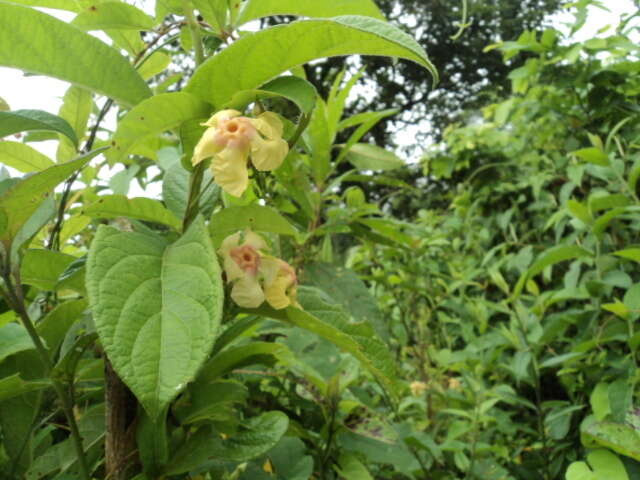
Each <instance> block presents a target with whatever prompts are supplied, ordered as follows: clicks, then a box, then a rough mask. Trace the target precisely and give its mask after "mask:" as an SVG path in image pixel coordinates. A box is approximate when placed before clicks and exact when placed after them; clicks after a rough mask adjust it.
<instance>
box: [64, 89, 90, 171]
mask: <svg viewBox="0 0 640 480" xmlns="http://www.w3.org/2000/svg"><path fill="white" fill-rule="evenodd" d="M92 107H93V99H92V94H91V92H90V91H89V90H87V89H85V88H81V87H76V86H75V85H72V86H70V87H69V88H68V89H67V91H66V93H65V94H64V99H63V103H62V106H61V107H60V111H59V112H58V115H60V117H61V118H64V119H65V120H66V121H67V122H69V125H71V127H72V128H73V131H74V132H75V133H76V135H77V136H78V139H79V140H82V138H83V137H84V135H85V132H86V130H87V123H88V122H89V115H90V114H91V108H92ZM76 154H77V148H76V146H74V145H73V144H72V143H71V142H70V141H69V140H67V139H66V138H65V137H62V136H60V143H59V144H58V151H57V153H56V159H57V160H58V162H59V163H62V162H66V161H68V160H71V159H72V158H73V157H75V156H76Z"/></svg>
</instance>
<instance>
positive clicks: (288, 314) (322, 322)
mask: <svg viewBox="0 0 640 480" xmlns="http://www.w3.org/2000/svg"><path fill="white" fill-rule="evenodd" d="M298 293H299V298H298V300H299V302H300V303H301V304H302V306H303V307H304V310H300V309H298V308H294V307H289V308H287V309H286V310H274V309H272V308H269V307H266V306H263V307H261V308H259V309H257V310H251V312H252V313H255V314H257V315H262V316H266V317H270V318H274V319H276V320H281V321H283V322H286V323H289V324H291V325H295V326H297V327H300V328H304V329H306V330H309V331H310V332H313V333H315V334H317V335H318V336H320V337H322V338H325V339H326V340H329V341H330V342H331V343H333V344H335V345H336V346H338V347H339V348H341V349H342V350H344V351H345V352H348V353H350V354H351V355H353V356H354V357H355V358H357V359H358V360H359V361H360V363H362V365H363V366H364V367H365V368H367V369H368V370H369V371H370V372H371V373H372V374H373V375H374V376H375V377H376V379H377V380H378V381H380V383H381V384H382V385H383V386H384V387H385V389H386V390H387V391H388V392H389V393H390V394H391V395H392V396H394V397H396V396H397V387H396V384H395V378H396V372H395V363H394V360H393V358H392V357H391V353H390V350H389V347H388V346H387V345H385V344H384V343H383V342H381V341H380V340H379V339H378V338H376V335H375V333H374V331H373V329H372V328H371V326H370V325H369V324H367V323H365V322H352V321H351V319H350V318H349V316H348V315H346V314H345V313H344V311H343V310H342V309H341V308H340V307H338V306H335V305H333V304H329V303H327V302H326V301H325V300H324V299H323V298H322V297H321V296H320V295H318V292H317V291H316V290H315V289H313V288H308V287H300V288H299V292H298Z"/></svg>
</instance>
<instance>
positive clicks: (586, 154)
mask: <svg viewBox="0 0 640 480" xmlns="http://www.w3.org/2000/svg"><path fill="white" fill-rule="evenodd" d="M571 153H572V154H573V155H575V156H576V157H578V158H579V159H580V160H584V161H585V162H588V163H592V164H594V165H599V166H601V167H608V166H609V165H610V164H609V157H608V156H607V154H606V153H605V152H604V151H603V150H601V149H599V148H596V147H589V148H581V149H580V150H576V151H575V152H571Z"/></svg>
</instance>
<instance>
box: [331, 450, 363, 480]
mask: <svg viewBox="0 0 640 480" xmlns="http://www.w3.org/2000/svg"><path fill="white" fill-rule="evenodd" d="M338 465H339V467H338ZM338 465H335V466H334V469H335V470H336V472H338V473H339V474H340V477H341V478H343V479H346V480H373V477H372V476H371V474H370V473H369V471H368V470H367V467H365V466H364V465H363V464H362V463H361V462H360V460H358V458H357V457H356V456H355V455H354V454H351V453H344V454H342V455H341V456H340V460H339V461H338Z"/></svg>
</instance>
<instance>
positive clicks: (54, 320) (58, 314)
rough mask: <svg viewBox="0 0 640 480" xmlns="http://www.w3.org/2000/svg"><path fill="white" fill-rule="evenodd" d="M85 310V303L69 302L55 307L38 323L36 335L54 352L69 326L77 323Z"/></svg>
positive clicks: (82, 300)
mask: <svg viewBox="0 0 640 480" xmlns="http://www.w3.org/2000/svg"><path fill="white" fill-rule="evenodd" d="M86 308H87V302H86V300H84V299H81V300H69V301H67V302H64V303H61V304H60V305H58V306H56V307H55V308H54V309H53V310H51V311H50V312H49V313H47V314H46V315H45V317H44V318H43V319H42V320H40V321H39V322H38V325H37V327H36V328H37V330H38V334H39V335H40V336H41V337H42V339H43V340H44V341H45V343H46V345H47V347H48V348H49V350H50V351H51V352H56V351H57V350H58V348H59V347H60V344H61V343H62V341H63V340H64V337H65V335H66V333H67V331H68V330H69V328H71V326H72V325H73V324H74V323H75V322H76V321H78V319H79V318H80V317H81V316H82V313H83V312H84V311H85V310H86Z"/></svg>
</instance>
